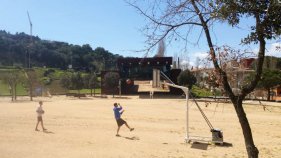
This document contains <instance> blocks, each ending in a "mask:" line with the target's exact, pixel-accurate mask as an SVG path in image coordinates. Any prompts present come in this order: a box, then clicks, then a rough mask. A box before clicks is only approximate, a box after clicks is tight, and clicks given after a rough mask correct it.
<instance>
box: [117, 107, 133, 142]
mask: <svg viewBox="0 0 281 158" xmlns="http://www.w3.org/2000/svg"><path fill="white" fill-rule="evenodd" d="M113 111H114V116H115V119H116V122H117V125H118V128H117V134H116V136H117V137H119V136H120V135H119V130H120V127H121V126H122V125H123V124H125V125H126V126H127V127H128V128H129V129H130V131H133V130H134V128H131V127H130V126H129V125H128V124H127V122H126V121H125V120H123V119H122V118H121V115H122V114H123V112H124V110H123V108H122V106H121V105H120V104H117V103H114V108H113Z"/></svg>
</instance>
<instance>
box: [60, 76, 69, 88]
mask: <svg viewBox="0 0 281 158" xmlns="http://www.w3.org/2000/svg"><path fill="white" fill-rule="evenodd" d="M60 85H61V86H62V87H63V88H65V89H66V90H67V91H68V90H70V89H71V74H69V73H64V74H63V75H62V77H61V78H60Z"/></svg>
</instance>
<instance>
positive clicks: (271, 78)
mask: <svg viewBox="0 0 281 158" xmlns="http://www.w3.org/2000/svg"><path fill="white" fill-rule="evenodd" d="M278 85H281V72H280V70H270V69H266V70H264V71H263V73H262V77H261V80H260V81H259V83H258V86H257V87H259V88H264V89H266V90H267V92H268V93H267V100H270V90H271V88H273V87H275V86H278Z"/></svg>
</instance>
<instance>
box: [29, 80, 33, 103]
mask: <svg viewBox="0 0 281 158" xmlns="http://www.w3.org/2000/svg"><path fill="white" fill-rule="evenodd" d="M32 88H33V87H32V82H31V81H30V83H29V96H30V101H33V97H32V93H33V90H32Z"/></svg>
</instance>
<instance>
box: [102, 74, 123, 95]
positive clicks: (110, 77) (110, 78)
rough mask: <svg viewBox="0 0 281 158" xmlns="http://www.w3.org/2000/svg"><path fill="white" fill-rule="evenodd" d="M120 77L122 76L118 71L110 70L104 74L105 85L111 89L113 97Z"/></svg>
mask: <svg viewBox="0 0 281 158" xmlns="http://www.w3.org/2000/svg"><path fill="white" fill-rule="evenodd" d="M119 78H120V76H119V74H118V73H117V72H108V73H106V74H105V75H104V86H105V88H106V89H110V91H111V92H112V96H113V97H114V93H115V92H116V90H117V88H118V84H119Z"/></svg>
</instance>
